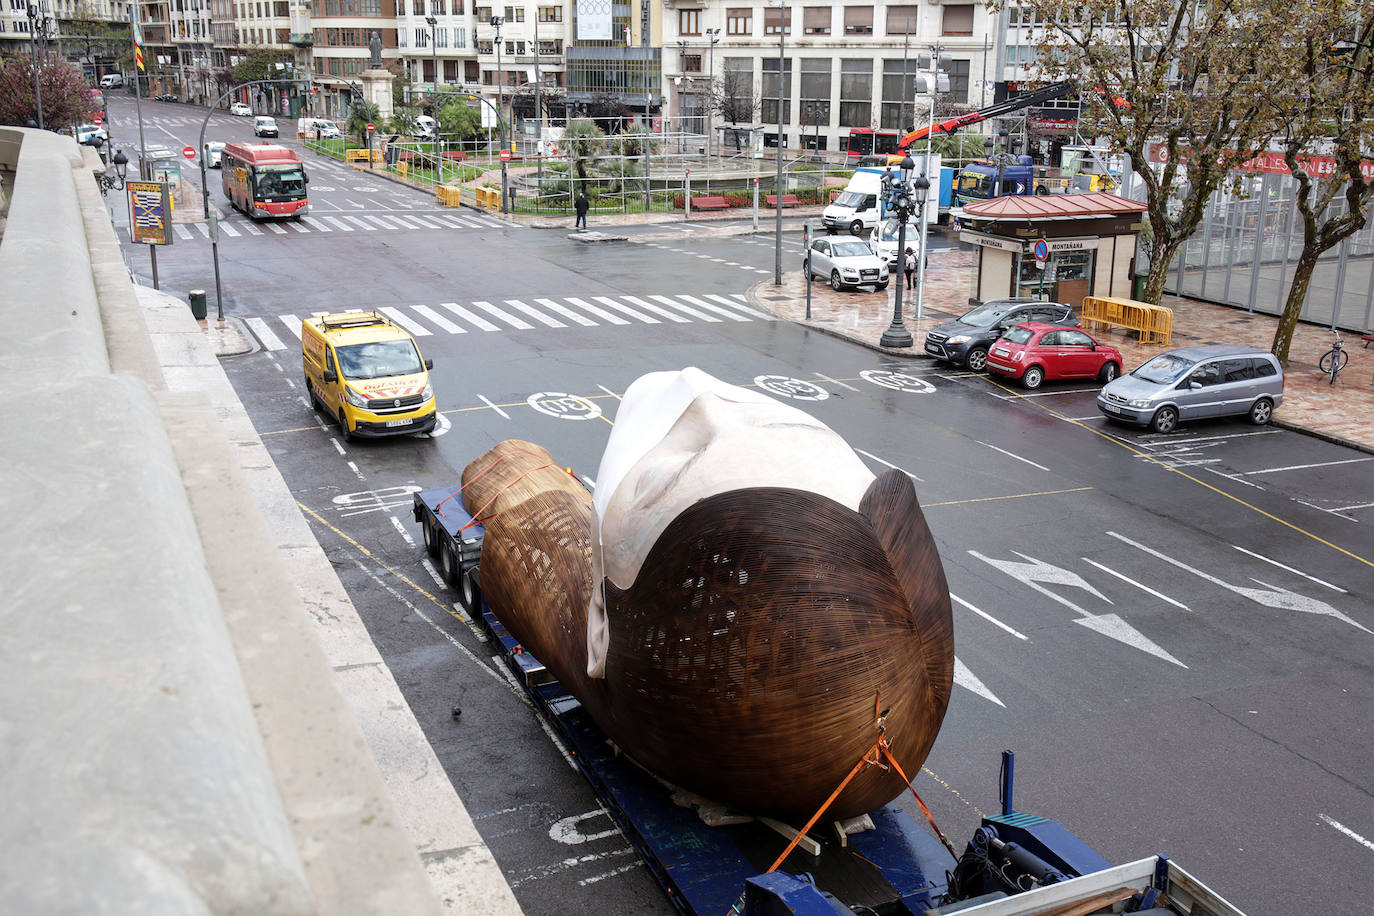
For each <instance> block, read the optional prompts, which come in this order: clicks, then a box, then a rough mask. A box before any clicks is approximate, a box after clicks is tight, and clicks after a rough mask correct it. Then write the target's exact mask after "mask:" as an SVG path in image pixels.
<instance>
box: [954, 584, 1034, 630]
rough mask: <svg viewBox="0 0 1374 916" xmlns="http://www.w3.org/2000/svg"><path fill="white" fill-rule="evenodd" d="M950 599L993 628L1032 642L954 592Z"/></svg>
mask: <svg viewBox="0 0 1374 916" xmlns="http://www.w3.org/2000/svg"><path fill="white" fill-rule="evenodd" d="M949 597H950V600H952V601H956V602H958V603H959V604H962V605H963V606H964V607H966V608H968V609H969V610H970V611H973V613H975V614H977V615H978V616H979V617H982V618H983V619H984V620H986V621H987V622H988V623H990V624H992V625H993V626H995V627H1001V628H1002V629H1004V630H1006V631H1007V632H1008V633H1010V634H1011V635H1012V636H1015V637H1016V638H1017V639H1024V640H1025V641H1026V642H1030V638H1029V637H1027V636H1026V634H1024V633H1022V632H1020V631H1019V630H1015V629H1013V628H1011V627H1009V626H1007V625H1006V624H1005V623H1003V622H1002V621H1000V620H998V619H997V618H996V617H994V616H992V615H991V614H989V613H988V612H987V611H982V610H979V609H978V608H976V607H974V606H973V605H971V604H969V603H968V602H967V601H965V600H964V599H963V598H960V597H959V596H958V595H956V594H954V593H953V592H951V593H950V596H949Z"/></svg>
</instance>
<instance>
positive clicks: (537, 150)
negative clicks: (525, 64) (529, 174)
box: [534, 9, 544, 201]
mask: <svg viewBox="0 0 1374 916" xmlns="http://www.w3.org/2000/svg"><path fill="white" fill-rule="evenodd" d="M542 53H543V52H542V51H541V50H540V48H539V11H538V10H537V9H536V10H535V11H534V162H535V168H536V170H537V171H536V173H535V179H534V198H535V200H536V201H538V200H539V196H540V195H541V194H543V193H544V104H543V98H542V97H541V95H540V89H541V87H540V85H539V84H540V83H542V82H544V77H543V76H541V75H540V73H539V55H540V54H542Z"/></svg>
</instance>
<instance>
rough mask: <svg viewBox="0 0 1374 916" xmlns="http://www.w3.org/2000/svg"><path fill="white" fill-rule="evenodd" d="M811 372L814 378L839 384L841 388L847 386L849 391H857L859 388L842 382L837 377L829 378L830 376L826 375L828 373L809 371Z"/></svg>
mask: <svg viewBox="0 0 1374 916" xmlns="http://www.w3.org/2000/svg"><path fill="white" fill-rule="evenodd" d="M811 374H812V375H814V376H815V377H816V378H818V379H820V380H821V381H823V382H830V383H831V384H832V385H839V386H840V387H841V388H848V389H849V390H850V391H858V390H859V389H857V388H855V387H854V386H853V385H846V384H845V383H844V382H842V381H840V380H839V379H836V378H831V377H830V376H828V375H822V374H821V373H819V372H813V373H811Z"/></svg>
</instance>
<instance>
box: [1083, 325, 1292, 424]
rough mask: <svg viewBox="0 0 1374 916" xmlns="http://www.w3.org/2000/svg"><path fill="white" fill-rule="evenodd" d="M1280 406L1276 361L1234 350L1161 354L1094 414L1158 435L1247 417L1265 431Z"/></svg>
mask: <svg viewBox="0 0 1374 916" xmlns="http://www.w3.org/2000/svg"><path fill="white" fill-rule="evenodd" d="M1282 403H1283V368H1282V367H1281V366H1280V365H1279V361H1278V359H1276V358H1275V357H1274V355H1273V354H1272V353H1270V352H1268V351H1267V350H1260V349H1257V348H1255V347H1242V346H1236V345H1232V344H1213V345H1210V346H1205V347H1184V348H1183V349H1180V350H1169V351H1167V352H1165V353H1161V354H1159V355H1158V356H1156V357H1154V358H1152V359H1150V360H1149V361H1148V362H1146V363H1145V364H1144V365H1143V366H1141V367H1140V368H1139V369H1136V370H1135V371H1134V372H1132V373H1131V374H1130V375H1123V376H1121V377H1120V378H1118V379H1116V380H1115V381H1112V382H1108V383H1107V384H1106V385H1104V386H1103V387H1102V390H1101V391H1100V392H1098V395H1097V409H1098V410H1100V411H1102V413H1103V415H1105V416H1106V417H1107V419H1109V420H1120V421H1122V422H1123V423H1134V424H1136V425H1138V426H1148V427H1150V428H1151V429H1153V430H1154V431H1155V432H1157V433H1167V432H1170V431H1172V430H1173V429H1174V427H1176V426H1178V424H1179V423H1180V422H1182V421H1185V420H1197V419H1201V418H1205V417H1228V416H1248V417H1249V418H1250V422H1251V423H1254V424H1255V425H1257V426H1263V425H1264V424H1266V423H1268V422H1269V420H1270V418H1271V417H1273V415H1274V408H1276V407H1278V406H1279V405H1280V404H1282Z"/></svg>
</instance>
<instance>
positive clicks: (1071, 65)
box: [1023, 0, 1305, 303]
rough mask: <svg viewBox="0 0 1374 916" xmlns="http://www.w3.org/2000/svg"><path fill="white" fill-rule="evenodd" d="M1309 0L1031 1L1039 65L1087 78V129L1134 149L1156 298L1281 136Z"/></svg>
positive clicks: (1149, 291) (1148, 291) (1151, 294)
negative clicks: (1213, 210) (1041, 27)
mask: <svg viewBox="0 0 1374 916" xmlns="http://www.w3.org/2000/svg"><path fill="white" fill-rule="evenodd" d="M1303 6H1304V4H1301V3H1274V2H1272V0H1229V2H1225V3H1179V2H1178V0H1029V2H1028V3H1026V4H1025V5H1024V7H1023V9H1029V10H1032V11H1035V12H1038V13H1039V14H1040V16H1041V17H1042V18H1043V19H1044V20H1045V21H1046V22H1047V23H1048V24H1047V26H1046V27H1045V38H1044V40H1043V41H1042V43H1041V50H1040V58H1039V61H1038V70H1039V71H1040V75H1042V76H1044V77H1045V78H1047V79H1074V80H1077V81H1078V82H1079V85H1080V86H1082V93H1083V101H1084V104H1083V110H1082V116H1081V118H1080V122H1079V125H1080V130H1081V132H1082V133H1083V134H1084V135H1085V136H1090V137H1104V138H1106V140H1107V142H1108V143H1109V144H1110V145H1111V146H1112V147H1113V148H1114V149H1116V150H1119V151H1122V152H1125V153H1127V154H1129V155H1130V159H1131V168H1132V169H1133V170H1134V172H1135V174H1136V175H1138V176H1139V177H1140V179H1141V182H1142V183H1143V185H1144V187H1145V203H1146V204H1147V205H1148V207H1149V210H1148V213H1147V222H1148V225H1149V230H1150V232H1149V237H1148V239H1147V240H1146V242H1147V244H1148V246H1149V247H1148V250H1149V254H1150V272H1149V275H1148V277H1147V278H1146V282H1145V290H1144V293H1143V298H1144V299H1145V300H1146V301H1148V302H1154V303H1158V302H1159V301H1160V298H1161V297H1162V295H1163V292H1164V282H1165V278H1166V276H1167V274H1168V270H1169V264H1170V262H1171V261H1172V260H1173V257H1174V255H1175V254H1176V253H1177V251H1178V249H1179V247H1180V246H1181V245H1182V244H1183V243H1184V242H1185V241H1186V240H1187V239H1188V237H1189V236H1190V235H1192V233H1193V232H1194V231H1195V230H1196V229H1197V227H1198V224H1199V223H1200V221H1201V219H1202V215H1203V212H1204V208H1205V207H1206V205H1207V200H1208V198H1210V197H1211V196H1212V194H1213V193H1214V192H1215V191H1216V190H1217V189H1218V188H1220V187H1223V186H1226V184H1227V183H1228V182H1230V181H1234V180H1235V177H1236V174H1235V172H1234V170H1235V169H1236V167H1237V166H1240V165H1241V164H1242V163H1245V162H1247V161H1249V160H1251V159H1253V158H1254V157H1255V156H1256V155H1258V154H1259V153H1260V152H1262V151H1263V150H1264V149H1265V148H1266V147H1267V146H1268V145H1269V143H1270V141H1271V139H1272V138H1273V136H1274V126H1275V118H1274V108H1273V99H1274V96H1275V95H1277V94H1280V93H1282V92H1286V91H1288V88H1289V87H1291V86H1292V85H1293V83H1294V77H1295V76H1296V74H1295V73H1294V69H1295V57H1294V55H1293V54H1292V49H1291V47H1290V46H1289V42H1290V40H1291V37H1292V36H1293V35H1295V34H1301V31H1302V28H1303V25H1304V20H1305V16H1304V14H1303V11H1302V9H1303Z"/></svg>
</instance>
